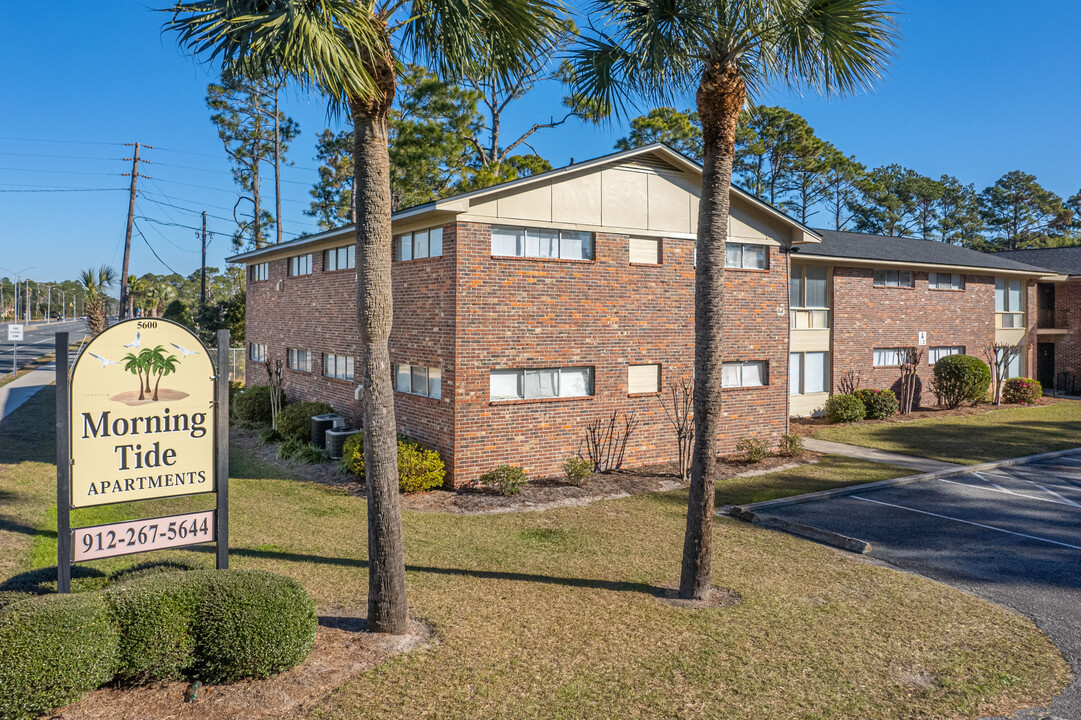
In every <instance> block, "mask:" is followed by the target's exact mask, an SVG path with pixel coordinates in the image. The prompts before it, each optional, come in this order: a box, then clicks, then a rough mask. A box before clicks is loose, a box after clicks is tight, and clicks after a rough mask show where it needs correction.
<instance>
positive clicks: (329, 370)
mask: <svg viewBox="0 0 1081 720" xmlns="http://www.w3.org/2000/svg"><path fill="white" fill-rule="evenodd" d="M323 374H324V375H325V376H327V377H329V378H337V379H338V380H352V379H353V356H352V355H332V354H330V353H324V354H323Z"/></svg>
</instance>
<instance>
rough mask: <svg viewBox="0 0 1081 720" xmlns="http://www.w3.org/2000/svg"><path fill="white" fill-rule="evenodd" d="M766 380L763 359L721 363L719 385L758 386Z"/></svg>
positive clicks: (729, 386)
mask: <svg viewBox="0 0 1081 720" xmlns="http://www.w3.org/2000/svg"><path fill="white" fill-rule="evenodd" d="M767 382H768V379H767V377H766V361H765V360H748V361H740V362H726V363H723V364H722V365H721V387H728V388H733V387H760V386H762V385H766V384H767Z"/></svg>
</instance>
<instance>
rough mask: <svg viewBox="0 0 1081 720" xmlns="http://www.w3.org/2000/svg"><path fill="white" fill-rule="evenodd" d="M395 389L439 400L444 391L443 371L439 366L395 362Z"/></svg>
mask: <svg viewBox="0 0 1081 720" xmlns="http://www.w3.org/2000/svg"><path fill="white" fill-rule="evenodd" d="M394 389H395V390H397V391H398V392H404V393H409V394H410V395H422V396H424V397H430V398H434V399H436V400H438V399H439V398H440V396H441V394H442V392H443V372H442V371H441V370H440V369H439V368H432V367H425V366H423V365H409V364H407V363H395V365H394Z"/></svg>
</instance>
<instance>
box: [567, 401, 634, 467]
mask: <svg viewBox="0 0 1081 720" xmlns="http://www.w3.org/2000/svg"><path fill="white" fill-rule="evenodd" d="M636 427H638V421H637V420H636V419H635V417H634V413H631V414H630V415H624V416H623V425H622V427H620V425H619V418H618V414H617V413H616V411H615V410H613V411H612V414H611V415H610V416H609V417H608V419H607V420H606V419H604V418H598V419H596V420H594V421H593V422H591V423H590V424H589V425H587V426H586V437H585V444H586V452H587V453H588V454H589V459H590V460H591V461H592V462H593V471H594V472H599V473H605V472H611V471H612V470H618V469H619V468H621V467H623V456H624V455H625V454H626V452H627V441H628V440H630V439H631V434H632V433H633V432H634V429H635V428H636ZM579 454H581V453H579Z"/></svg>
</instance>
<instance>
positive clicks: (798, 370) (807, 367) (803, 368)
mask: <svg viewBox="0 0 1081 720" xmlns="http://www.w3.org/2000/svg"><path fill="white" fill-rule="evenodd" d="M829 387H830V354H829V353H828V352H794V353H789V355H788V394H789V395H810V394H811V393H824V392H829Z"/></svg>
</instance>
